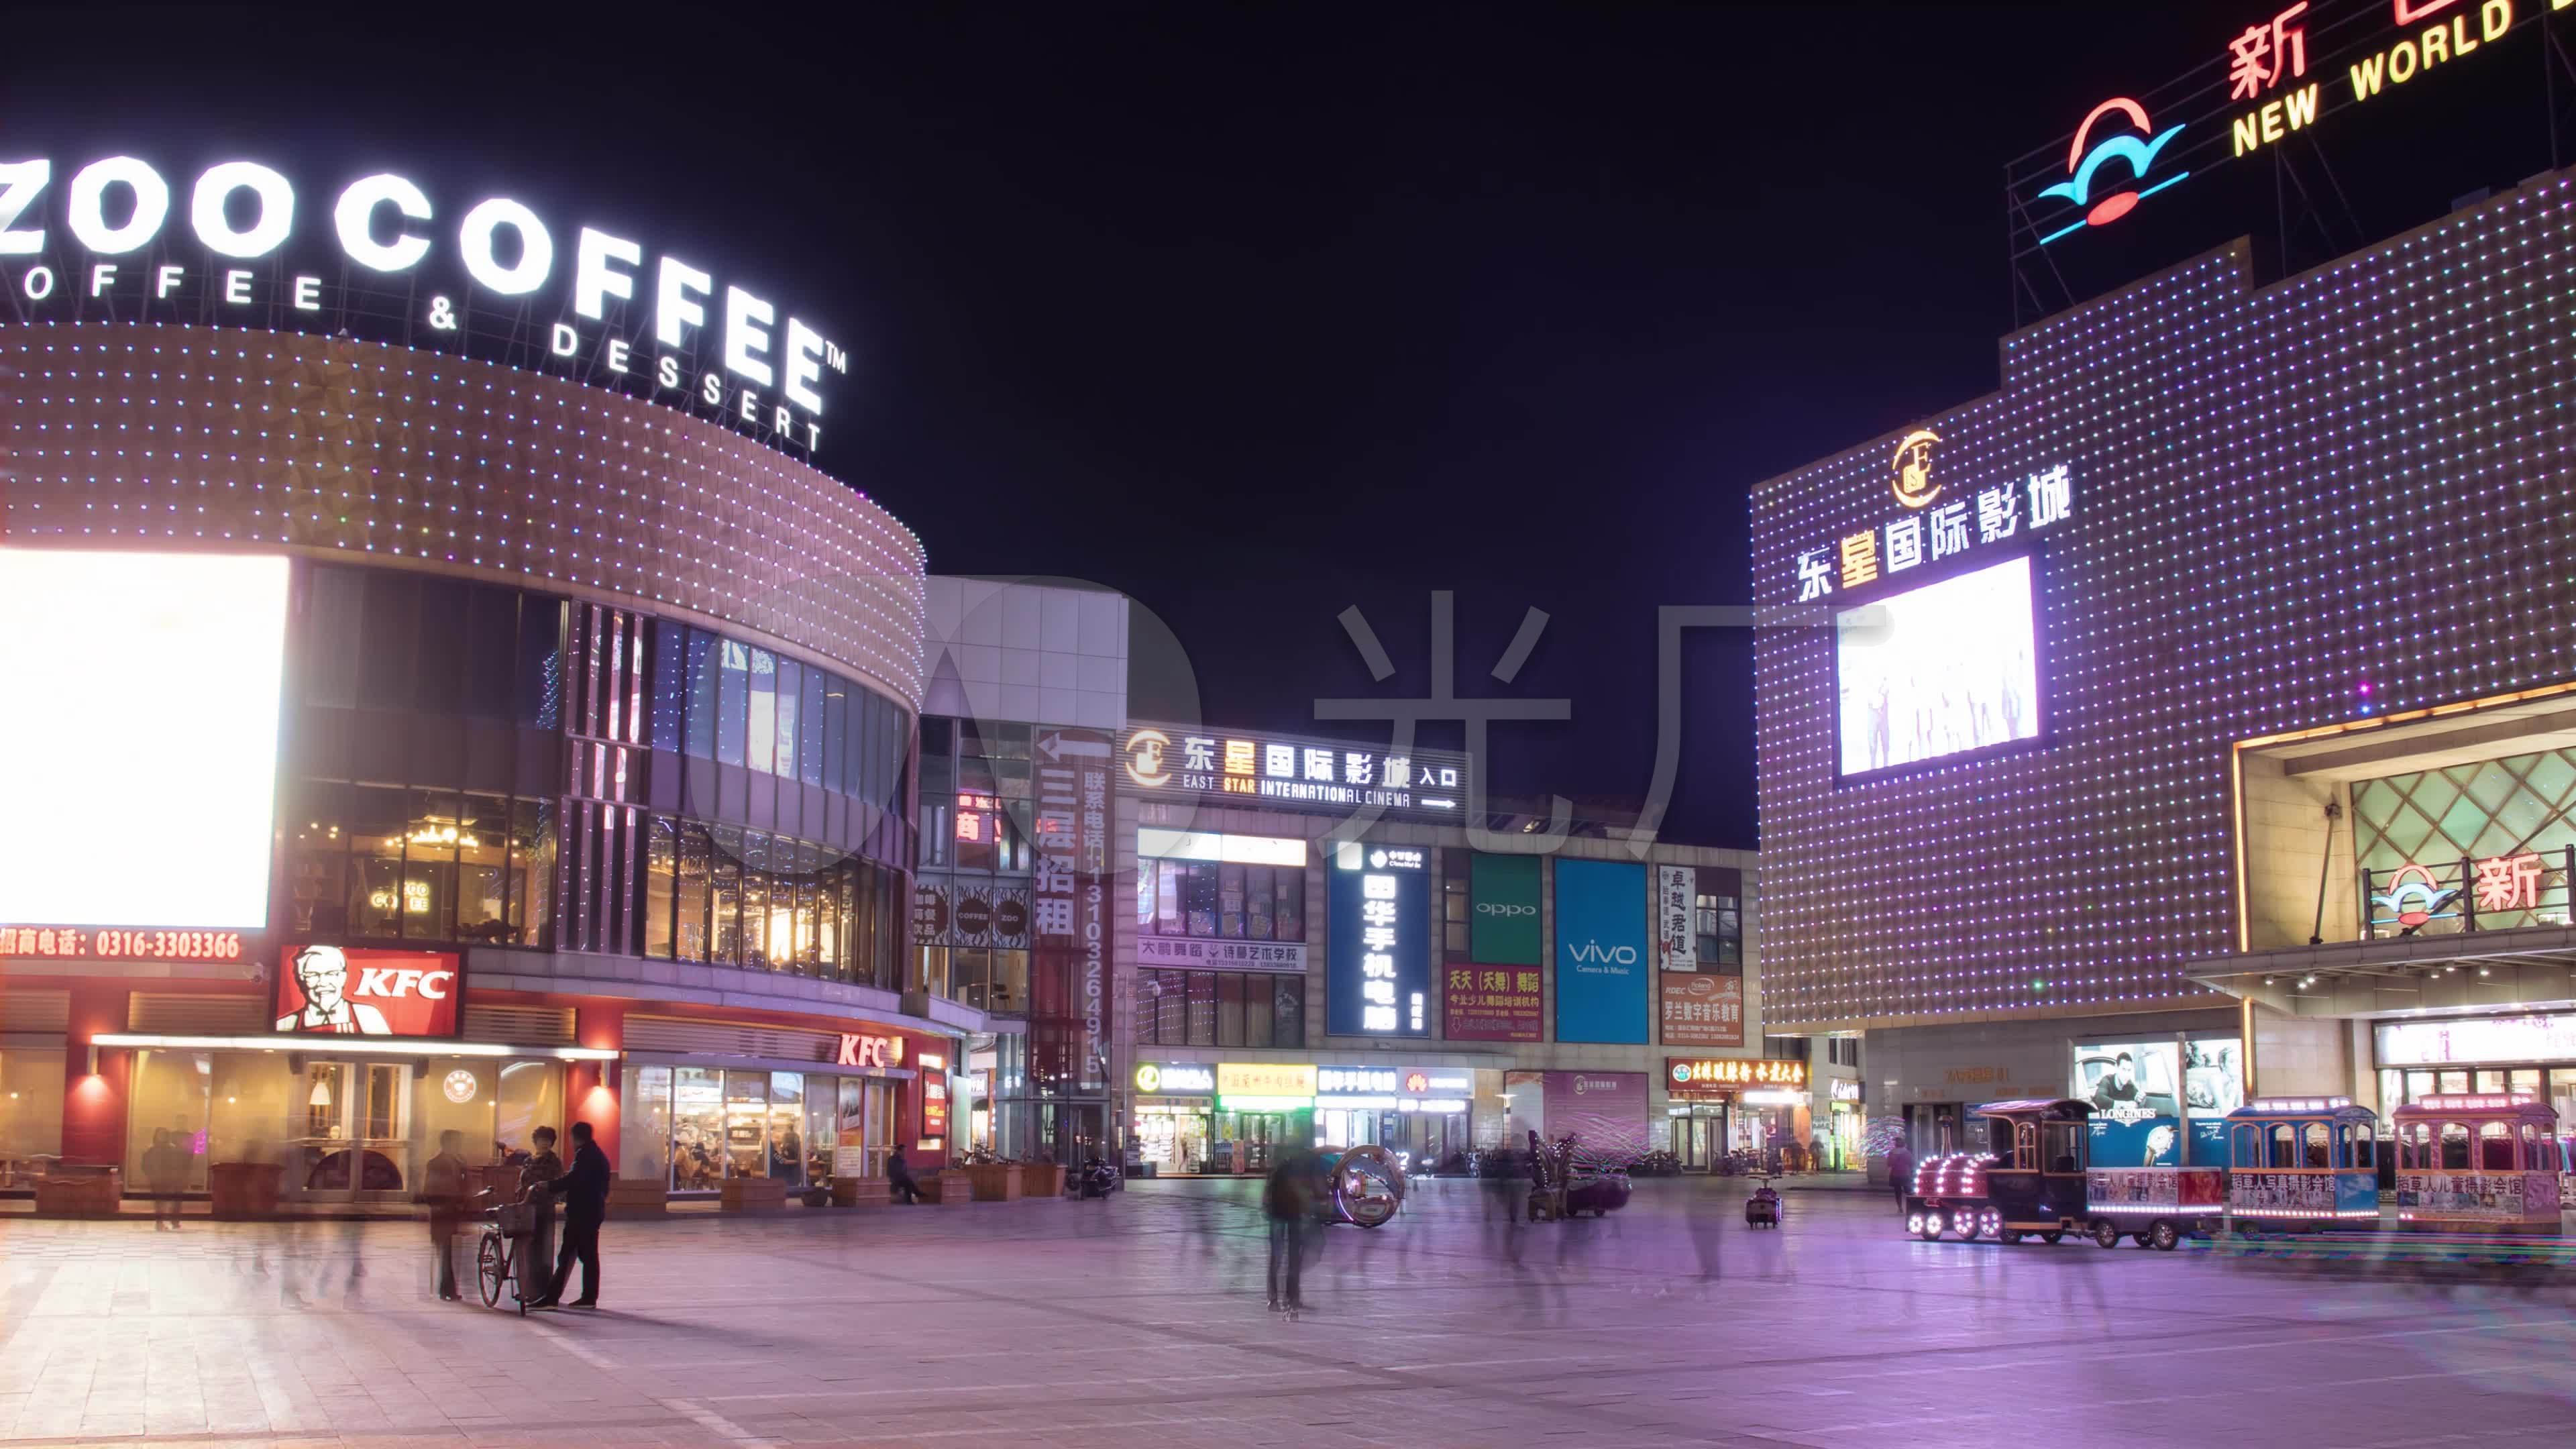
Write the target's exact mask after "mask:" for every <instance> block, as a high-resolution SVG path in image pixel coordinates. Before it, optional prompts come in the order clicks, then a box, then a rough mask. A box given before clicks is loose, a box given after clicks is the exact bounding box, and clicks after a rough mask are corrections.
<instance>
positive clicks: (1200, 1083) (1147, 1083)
mask: <svg viewBox="0 0 2576 1449" xmlns="http://www.w3.org/2000/svg"><path fill="white" fill-rule="evenodd" d="M1135 1081H1136V1090H1137V1091H1139V1092H1142V1093H1144V1094H1145V1095H1146V1096H1148V1097H1170V1096H1191V1097H1196V1096H1204V1095H1206V1094H1207V1093H1209V1092H1213V1091H1215V1090H1216V1072H1215V1071H1214V1070H1212V1069H1211V1068H1208V1067H1205V1066H1201V1065H1199V1064H1197V1063H1195V1062H1138V1063H1137V1064H1136V1077H1135Z"/></svg>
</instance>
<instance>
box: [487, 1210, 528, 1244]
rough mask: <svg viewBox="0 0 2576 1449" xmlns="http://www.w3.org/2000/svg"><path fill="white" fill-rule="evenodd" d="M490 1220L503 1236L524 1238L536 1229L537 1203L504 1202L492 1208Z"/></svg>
mask: <svg viewBox="0 0 2576 1449" xmlns="http://www.w3.org/2000/svg"><path fill="white" fill-rule="evenodd" d="M492 1221H493V1222H494V1223H495V1224H497V1225H498V1226H499V1227H500V1229H501V1236H503V1237H505V1238H524V1237H526V1236H528V1235H529V1234H531V1233H533V1232H535V1231H536V1230H537V1205H536V1204H535V1203H528V1202H505V1203H503V1204H501V1205H500V1206H499V1207H496V1208H494V1209H493V1210H492Z"/></svg>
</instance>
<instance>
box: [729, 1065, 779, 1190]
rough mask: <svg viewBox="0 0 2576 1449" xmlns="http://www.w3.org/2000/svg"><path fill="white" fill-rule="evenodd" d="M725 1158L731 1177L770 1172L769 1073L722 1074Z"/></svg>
mask: <svg viewBox="0 0 2576 1449" xmlns="http://www.w3.org/2000/svg"><path fill="white" fill-rule="evenodd" d="M724 1101H725V1137H724V1141H725V1160H726V1162H727V1164H728V1166H727V1172H728V1174H729V1175H730V1176H734V1177H766V1176H768V1175H769V1074H768V1073H767V1072H727V1073H725V1074H724Z"/></svg>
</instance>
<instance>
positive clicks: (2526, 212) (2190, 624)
mask: <svg viewBox="0 0 2576 1449" xmlns="http://www.w3.org/2000/svg"><path fill="white" fill-rule="evenodd" d="M2571 313H2576V186H2571V184H2570V182H2569V180H2568V179H2567V178H2566V177H2565V176H2563V175H2562V176H2551V177H2548V178H2544V179H2542V180H2539V181H2536V182H2534V183H2532V184H2530V185H2527V186H2525V187H2523V188H2521V189H2519V190H2517V191H2515V192H2513V193H2511V194H2509V195H2506V196H2502V197H2498V198H2496V199H2494V200H2492V201H2490V202H2487V203H2485V204H2483V205H2480V206H2478V207H2476V208H2474V209H2471V210H2467V211H2463V212H2460V213H2458V214H2455V215H2453V216H2451V217H2449V218H2446V219H2445V220H2442V221H2440V222H2437V223H2434V224H2432V225H2429V226H2426V227H2423V228H2421V229H2419V230H2417V231H2414V232H2412V233H2409V234H2407V235H2404V236H2402V237H2399V238H2397V239H2394V240H2391V241H2389V242H2386V243H2384V244H2381V245H2379V246H2376V247H2373V248H2371V249H2369V250H2367V251H2364V252H2361V253H2357V254H2355V255H2353V256H2350V257H2347V258H2345V259H2343V260H2341V261H2338V262H2336V263H2334V264H2332V265H2330V266H2327V267H2323V268H2320V269H2318V270H2315V271H2312V272H2309V273H2305V274H2303V275H2300V276H2296V277H2292V278H2288V279H2285V280H2283V281H2280V282H2277V283H2274V284H2272V285H2270V286H2265V287H2256V286H2254V285H2252V282H2251V280H2250V254H2249V252H2248V249H2247V248H2246V246H2245V245H2244V244H2243V243H2241V242H2240V243H2238V244H2236V245H2234V246H2231V247H2227V248H2223V249H2220V250H2218V251H2215V252H2213V253H2210V254H2208V255H2205V256H2202V257H2200V258H2198V259H2196V260H2193V261H2190V262H2188V263H2185V264H2183V265H2180V266H2177V267H2175V268H2173V269H2171V270H2169V271H2167V272H2165V273H2163V274H2160V275H2158V276H2156V277H2153V278H2150V279H2148V280H2145V281H2142V282H2139V283H2137V284H2135V285H2132V286H2130V287H2128V288H2126V289H2124V290H2122V291H2119V292H2117V293H2114V294H2112V295H2109V296H2107V297H2104V298H2101V299H2099V300H2097V301H2095V302H2092V303H2089V304H2087V305H2085V306H2082V307H2079V308H2077V309H2075V310H2073V311H2070V312H2067V313H2064V314H2062V315H2060V316H2057V317H2054V318H2051V319H2049V320H2048V321H2046V322H2043V323H2040V324H2038V325H2036V326H2034V327H2031V328H2029V329H2027V330H2025V331H2022V332H2019V333H2016V334H2014V335H2012V336H2010V337H2008V338H2006V339H2005V340H2004V342H2003V345H2002V348H2001V362H2002V386H2001V388H2000V389H1999V390H1998V391H1996V392H1994V393H1992V394H1990V395H1988V396H1985V397H1983V398H1979V399H1977V400H1975V401H1973V402H1970V403H1967V404H1965V405H1963V406H1961V407H1958V408H1955V409H1952V410H1950V411H1948V412H1946V413H1942V414H1940V415H1938V416H1935V417H1932V418H1929V419H1925V420H1923V421H1922V422H1921V424H1919V425H1920V426H1923V427H1928V428H1930V429H1931V430H1932V431H1934V432H1936V433H1937V434H1939V436H1940V438H1941V440H1942V442H1941V445H1940V448H1939V451H1938V453H1937V455H1936V460H1935V463H1934V467H1935V470H1936V473H1937V475H1938V476H1940V477H1942V478H1945V479H1947V480H1948V481H1949V482H1950V484H1951V485H1952V486H1954V487H1957V488H1961V489H1966V490H1974V489H1976V488H1979V487H1983V486H1988V485H1993V484H1998V483H2010V482H2013V481H2016V480H2020V479H2022V478H2025V477H2026V476H2028V475H2029V474H2031V473H2033V472H2035V471H2038V470H2040V469H2044V468H2048V467H2052V466H2054V465H2057V464H2060V463H2064V464H2067V465H2068V466H2069V467H2070V469H2071V473H2072V479H2073V500H2072V510H2073V511H2072V513H2071V515H2070V516H2068V517H2067V518H2065V519H2064V520H2062V521H2060V522H2058V523H2056V524H2054V525H2053V526H2052V527H2051V528H2050V529H2049V530H2048V531H2047V532H2046V533H2045V534H2044V535H2042V536H2041V538H2040V540H2039V542H2038V544H2037V546H2036V552H2035V554H2034V557H2035V559H2036V567H2035V579H2036V582H2035V594H2036V601H2035V607H2036V610H2037V618H2038V627H2039V630H2040V635H2041V640H2042V645H2043V649H2044V654H2043V656H2042V664H2041V688H2042V692H2043V696H2044V698H2045V701H2046V711H2047V727H2048V736H2047V739H2046V741H2045V742H2044V744H2043V745H2042V746H2041V747H2039V748H2036V749H2032V750H2026V751H2022V752H2019V753H2012V754H2000V755H1994V756H1991V757H1985V758H1973V757H1972V758H1966V759H1951V760H1945V761H1937V762H1931V763H1927V764H1925V765H1922V766H1920V767H1917V768H1916V769H1914V770H1911V771H1909V772H1904V773H1901V774H1898V775H1896V776H1895V777H1893V778H1883V779H1876V780H1873V781H1869V782H1866V783H1841V784H1838V782H1837V778H1836V764H1837V761H1836V730H1835V668H1834V631H1833V630H1832V629H1831V628H1829V627H1827V628H1814V627H1789V626H1782V627H1769V628H1765V629H1763V630H1761V631H1760V633H1759V636H1758V639H1757V644H1756V651H1755V696H1756V701H1757V705H1756V708H1757V715H1758V724H1757V750H1758V764H1759V771H1760V781H1759V803H1760V811H1761V826H1762V847H1763V856H1762V871H1763V879H1762V890H1763V896H1764V920H1763V929H1764V942H1763V946H1764V952H1765V961H1766V966H1767V971H1766V985H1765V993H1766V999H1767V1001H1768V1002H1769V1003H1770V1010H1771V1012H1772V1015H1773V1019H1774V1020H1776V1021H1781V1022H1794V1023H1805V1024H1811V1025H1816V1026H1824V1025H1836V1026H1850V1025H1896V1024H1909V1023H1927V1022H1938V1021H1946V1020H1977V1019H1983V1018H1997V1017H2003V1016H2007V1015H2028V1014H2033V1013H2065V1014H2070V1015H2075V1014H2093V1013H2105V1012H2118V1011H2145V1010H2155V1009H2162V1008H2172V1007H2179V1006H2205V1005H2218V1004H2226V1003H2228V1002H2229V1001H2230V1000H2231V998H2229V997H2226V996H2224V995H2221V994H2219V993H2217V992H2215V991H2212V990H2210V989H2207V988H2204V987H2202V986H2199V985H2197V984H2195V983H2193V982H2191V981H2189V980H2187V979H2186V978H2185V977H2184V975H2183V974H2182V969H2183V967H2184V966H2185V965H2186V964H2187V963H2189V962H2191V961H2194V960H2195V959H2201V958H2206V957H2210V956H2213V955H2216V954H2219V953H2222V952H2227V951H2230V950H2233V949H2235V945H2236V938H2235V931H2234V921H2235V908H2236V902H2235V899H2234V891H2235V885H2234V882H2233V873H2232V870H2231V860H2232V851H2233V842H2232V840H2231V837H2230V830H2231V826H2230V818H2231V813H2230V800H2229V778H2230V777H2229V770H2230V751H2231V748H2232V746H2233V743H2234V742H2235V741H2239V740H2245V739H2251V738H2256V737H2261V736H2267V735H2272V734H2277V733H2280V732H2284V731H2292V730H2300V729H2309V728H2314V727H2318V726H2326V725H2333V724H2336V723H2340V722H2343V721H2347V720H2352V719H2356V718H2361V717H2366V716H2368V715H2370V714H2372V713H2386V712H2393V711H2400V710H2407V709H2415V708H2422V707H2426V706H2432V705H2440V704H2445V703H2448V702H2451V701H2458V700H2468V699H2475V698H2480V697H2484V696H2489V695H2493V694H2496V693H2499V692H2503V691H2512V690H2518V689H2523V688H2529V687H2533V686H2538V685H2543V684H2553V683H2557V682H2561V681H2564V680H2566V679H2568V678H2569V677H2570V676H2571V674H2576V659H2571V657H2570V640H2569V627H2570V625H2571V624H2576V577H2571V573H2570V569H2569V567H2568V554H2567V551H2566V548H2565V546H2564V544H2563V542H2562V540H2561V535H2560V527H2561V525H2560V520H2561V519H2562V518H2563V517H2564V515H2565V513H2566V510H2567V506H2568V499H2569V492H2570V488H2571V475H2570V471H2569V463H2568V447H2569V442H2570V426H2571V416H2570V404H2571V380H2576V339H2571V336H2570V325H2571V320H2572V319H2571ZM1911 426H1913V425H1909V427H1908V428H1906V429H1899V430H1897V431H1896V432H1891V433H1890V434H1889V435H1888V436H1887V437H1886V438H1884V439H1879V440H1873V441H1871V442H1868V443H1866V444H1863V445H1861V446H1859V447H1857V448H1854V449H1852V450H1851V451H1849V452H1846V453H1842V454H1838V455H1836V456H1834V457H1832V458H1828V459H1825V460H1823V461H1821V462H1818V463H1815V464H1813V465H1811V466H1808V467H1805V468H1801V469H1799V470H1797V471H1795V472H1792V473H1789V474H1786V475H1784V476H1782V477H1779V478H1775V479H1772V480H1769V481H1767V482H1765V483H1763V484H1761V485H1759V486H1758V487H1757V488H1755V490H1754V492H1753V500H1752V506H1753V555H1754V557H1753V569H1754V574H1753V577H1754V587H1755V597H1756V599H1757V600H1758V601H1759V602H1761V603H1764V604H1788V603H1792V602H1794V601H1795V600H1796V599H1797V597H1798V592H1799V582H1798V560H1799V556H1800V555H1801V554H1803V553H1809V552H1811V551H1813V550H1817V549H1831V548H1832V547H1833V546H1834V545H1835V544H1836V542H1837V540H1839V539H1840V538H1842V537H1843V536H1845V535H1848V534H1853V533H1857V532H1860V531H1863V530H1867V529H1871V528H1873V527H1883V526H1884V524H1885V523H1886V522H1887V521H1888V520H1889V519H1891V518H1893V517H1896V516H1898V515H1899V513H1900V512H1901V509H1900V505H1899V504H1898V503H1897V502H1896V501H1894V500H1893V499H1892V498H1891V496H1890V486H1889V478H1890V475H1889V464H1888V459H1889V456H1890V454H1891V451H1892V449H1893V447H1894V444H1895V441H1896V438H1897V437H1898V435H1899V434H1901V433H1903V432H1906V431H1910V430H1911ZM1993 556H1994V557H1997V558H2000V557H2003V556H2004V555H2003V554H2001V553H1997V554H1995V555H1993ZM1841 602H1842V599H1841V597H1840V596H1839V595H1837V596H1835V597H1833V598H1829V599H1826V600H1824V601H1823V603H1824V604H1826V605H1833V604H1839V603H1841Z"/></svg>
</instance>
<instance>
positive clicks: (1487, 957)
mask: <svg viewBox="0 0 2576 1449" xmlns="http://www.w3.org/2000/svg"><path fill="white" fill-rule="evenodd" d="M1538 908H1539V858H1538V857H1537V856H1535V855H1491V854H1488V853H1486V852H1484V851H1481V850H1480V851H1477V852H1475V853H1474V854H1473V855H1470V856H1469V857H1468V858H1467V954H1469V955H1471V956H1473V957H1475V958H1476V959H1477V960H1478V961H1481V962H1487V963H1490V964H1492V965H1496V966H1536V965H1538V964H1539V963H1540V962H1542V961H1544V960H1545V959H1546V958H1547V956H1546V953H1547V937H1546V935H1545V934H1544V933H1543V932H1541V931H1540V930H1539V918H1538Z"/></svg>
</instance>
